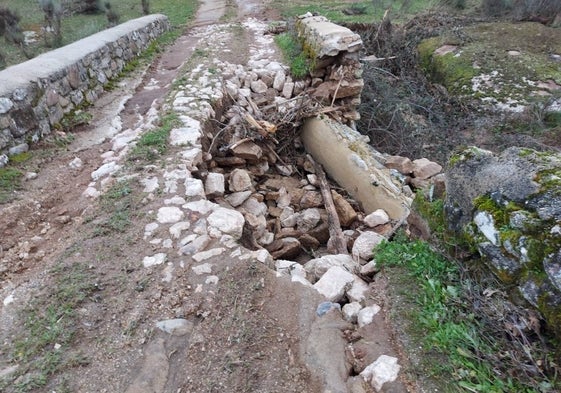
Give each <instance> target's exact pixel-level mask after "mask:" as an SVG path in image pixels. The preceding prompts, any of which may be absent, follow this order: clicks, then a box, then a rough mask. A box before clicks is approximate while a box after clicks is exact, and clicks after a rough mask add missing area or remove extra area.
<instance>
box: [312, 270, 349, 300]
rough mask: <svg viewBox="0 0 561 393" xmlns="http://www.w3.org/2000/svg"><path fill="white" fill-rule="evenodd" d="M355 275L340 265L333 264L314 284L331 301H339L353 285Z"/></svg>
mask: <svg viewBox="0 0 561 393" xmlns="http://www.w3.org/2000/svg"><path fill="white" fill-rule="evenodd" d="M353 280H354V275H352V274H351V273H349V272H348V271H346V270H345V269H343V268H342V267H339V266H333V267H331V268H329V270H327V272H325V274H324V275H323V276H322V277H321V278H320V279H319V281H318V282H316V283H315V284H314V288H315V289H316V290H317V291H318V292H319V293H321V294H322V295H323V296H325V297H326V298H327V299H328V300H329V301H331V302H339V301H341V300H342V299H343V296H345V291H346V290H347V289H348V288H349V287H350V286H351V285H352V282H353Z"/></svg>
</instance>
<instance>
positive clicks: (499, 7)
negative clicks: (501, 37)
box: [481, 0, 510, 17]
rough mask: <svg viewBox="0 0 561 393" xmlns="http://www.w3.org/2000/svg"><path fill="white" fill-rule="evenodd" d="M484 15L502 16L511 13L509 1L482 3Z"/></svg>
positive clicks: (486, 0)
mask: <svg viewBox="0 0 561 393" xmlns="http://www.w3.org/2000/svg"><path fill="white" fill-rule="evenodd" d="M481 7H482V11H483V14H485V15H487V16H493V17H495V16H501V15H505V14H506V13H507V12H509V11H510V2H509V1H508V0H483V1H482V3H481Z"/></svg>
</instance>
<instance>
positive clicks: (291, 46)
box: [275, 33, 310, 79]
mask: <svg viewBox="0 0 561 393" xmlns="http://www.w3.org/2000/svg"><path fill="white" fill-rule="evenodd" d="M275 42H276V43H277V45H278V47H279V48H280V49H281V51H282V56H283V59H284V61H285V62H286V63H287V64H289V65H290V73H291V74H292V76H293V77H295V78H296V79H301V78H304V77H305V76H306V75H308V73H309V72H310V61H309V60H308V59H307V57H306V55H305V53H304V52H303V51H302V45H300V43H299V42H298V39H297V38H296V36H295V35H294V34H292V33H282V34H279V35H277V36H276V37H275Z"/></svg>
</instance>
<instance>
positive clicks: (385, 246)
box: [375, 233, 559, 392]
mask: <svg viewBox="0 0 561 393" xmlns="http://www.w3.org/2000/svg"><path fill="white" fill-rule="evenodd" d="M375 259H376V261H377V262H378V263H379V264H380V265H381V266H382V267H383V268H384V270H385V272H386V274H387V275H388V276H389V277H390V281H392V280H395V281H396V283H395V284H397V285H399V286H400V288H401V290H402V295H403V296H404V299H401V301H400V307H399V310H395V309H394V312H396V313H399V318H400V319H404V320H406V321H408V322H407V324H408V327H407V328H406V330H408V334H409V336H410V338H411V339H413V340H414V341H415V342H414V343H413V346H419V345H420V346H421V347H422V348H424V356H425V360H424V361H423V364H422V367H424V368H427V370H425V371H426V372H429V373H430V374H431V375H433V377H434V378H435V379H439V378H441V376H443V375H446V376H452V378H453V379H454V380H455V381H456V386H457V388H455V389H450V388H448V389H444V390H445V391H458V392H460V391H470V392H538V391H542V390H538V386H541V385H543V381H544V380H546V382H547V384H549V386H550V387H551V388H550V389H547V390H543V391H546V392H553V391H555V390H554V389H555V388H558V387H559V386H558V382H556V381H555V379H554V378H551V379H549V378H547V377H545V376H544V374H543V373H542V371H539V372H537V373H535V375H530V373H528V374H527V375H522V374H523V373H521V374H515V373H510V372H509V371H510V370H512V369H514V367H515V365H516V366H518V367H520V364H518V363H517V362H520V360H519V359H518V358H517V356H520V353H518V354H517V353H515V352H512V353H510V352H509V351H505V350H504V348H505V346H507V345H508V344H507V343H506V342H507V341H509V340H511V339H512V337H510V338H505V332H504V329H500V328H497V326H496V325H497V322H498V321H497V320H492V319H487V318H488V317H489V316H488V315H485V313H482V312H481V309H482V308H483V307H484V306H483V303H484V302H486V301H488V300H487V299H486V296H482V297H480V298H477V299H476V300H474V298H473V296H474V293H475V292H476V291H479V290H481V287H480V286H479V284H477V283H476V281H474V280H472V279H470V278H469V276H468V275H467V274H466V272H465V271H464V270H462V269H461V268H460V266H459V265H458V264H457V263H456V262H454V261H450V260H447V259H446V258H444V257H443V256H442V255H441V254H440V253H438V252H436V251H434V250H433V249H432V248H431V246H430V245H429V244H428V243H426V242H423V241H420V240H417V241H411V240H410V239H408V238H407V237H406V236H405V235H404V234H403V233H398V234H397V235H396V237H395V239H394V241H392V242H384V243H382V244H380V245H379V246H378V247H377V249H376V250H375ZM474 304H475V306H474ZM493 306H494V307H496V305H493ZM494 310H495V311H496V309H494ZM420 332H422V333H420ZM524 340H526V339H524ZM524 342H525V343H528V341H524ZM510 345H512V343H510ZM525 345H526V344H523V345H522V347H523V348H524V350H526V351H528V352H527V353H530V351H532V354H531V355H527V356H528V357H529V359H531V357H532V356H536V355H537V354H538V353H540V352H539V351H540V350H541V351H543V348H538V349H537V348H530V347H527V346H525ZM536 350H537V351H538V352H534V351H536ZM522 353H524V352H522ZM522 356H524V355H522ZM537 356H542V355H537ZM540 362H541V360H540ZM435 364H437V366H434V365H435ZM440 383H442V384H447V386H450V381H446V380H444V378H443V379H442V380H441V381H440ZM543 386H545V385H543Z"/></svg>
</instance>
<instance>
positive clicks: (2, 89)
mask: <svg viewBox="0 0 561 393" xmlns="http://www.w3.org/2000/svg"><path fill="white" fill-rule="evenodd" d="M158 20H162V21H163V20H167V16H165V15H162V14H152V15H147V16H143V17H141V18H137V19H132V20H129V21H127V22H125V23H122V24H120V25H118V26H115V27H112V28H110V29H106V30H103V31H100V32H99V33H96V34H93V35H91V36H88V37H86V38H83V39H81V40H79V41H76V42H73V43H71V44H69V45H66V46H64V47H61V48H58V49H54V50H52V51H49V52H46V53H43V54H41V55H39V56H37V57H35V58H33V59H30V60H28V61H26V62H24V63H20V64H16V65H13V66H11V67H8V68H6V69H4V70H2V71H0V97H10V96H11V94H12V92H13V91H14V90H16V89H18V88H24V87H26V86H28V85H29V83H30V82H32V81H37V80H39V79H42V78H48V77H50V76H51V75H53V74H55V73H57V72H59V71H62V70H64V69H66V68H68V67H70V66H72V65H73V64H76V63H77V62H78V61H80V60H81V59H83V58H84V57H85V56H87V55H88V54H90V53H94V52H96V51H98V50H100V49H101V48H103V47H104V46H105V45H107V44H108V43H111V42H115V41H117V40H118V39H119V38H121V37H123V36H125V35H127V34H129V33H132V32H133V31H135V30H138V29H141V28H142V27H144V26H146V25H147V24H150V23H152V22H156V21H158Z"/></svg>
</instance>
